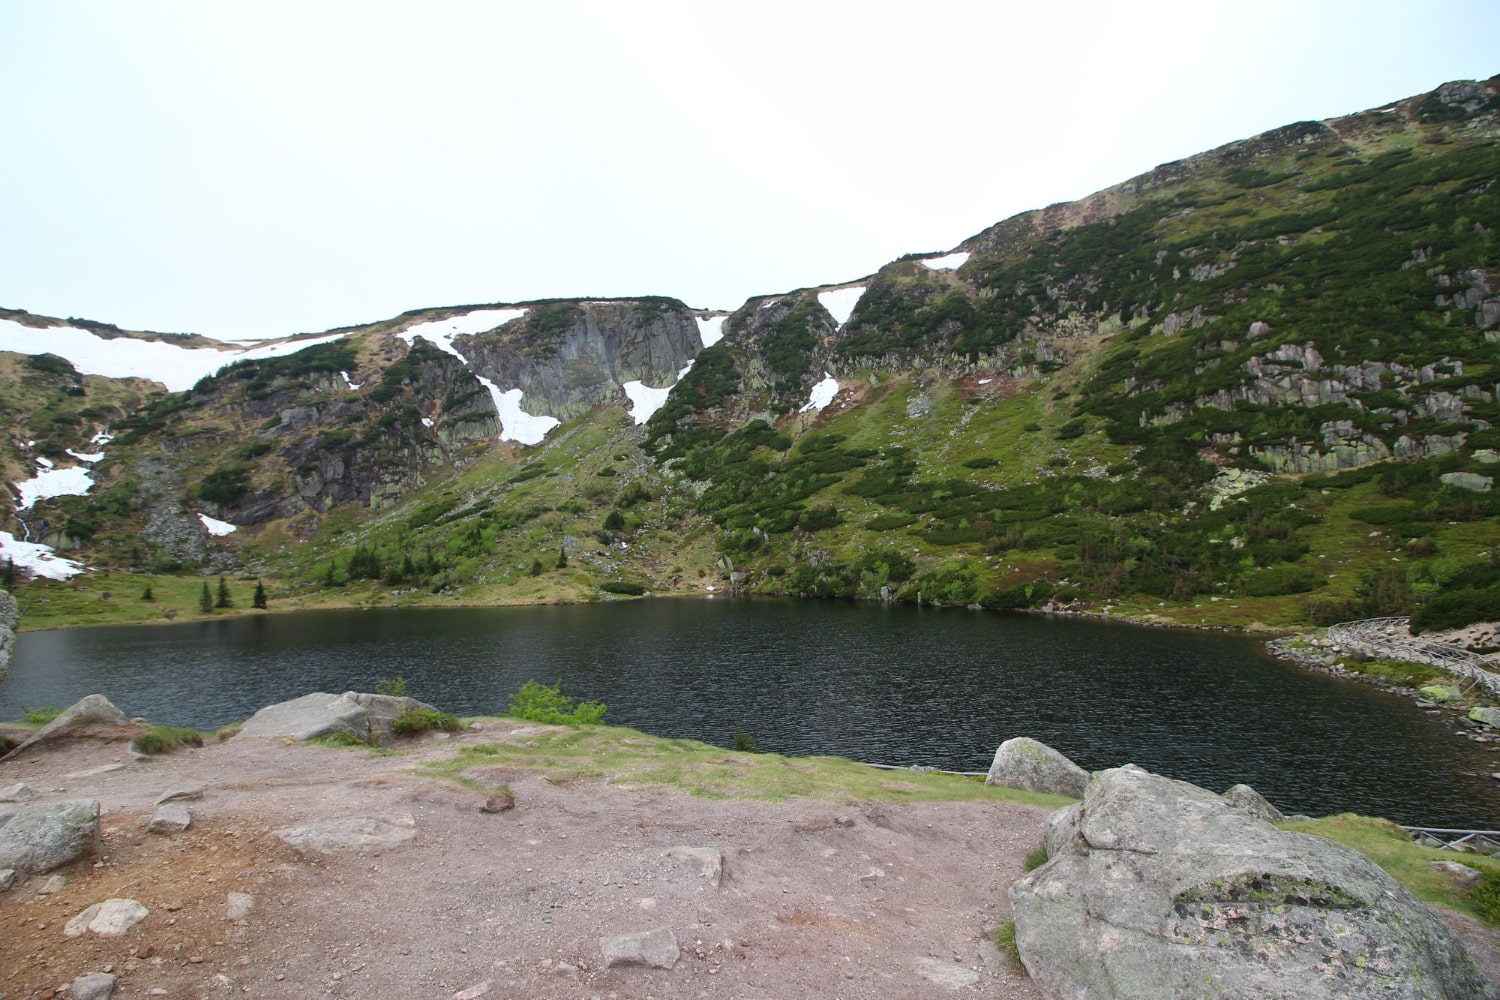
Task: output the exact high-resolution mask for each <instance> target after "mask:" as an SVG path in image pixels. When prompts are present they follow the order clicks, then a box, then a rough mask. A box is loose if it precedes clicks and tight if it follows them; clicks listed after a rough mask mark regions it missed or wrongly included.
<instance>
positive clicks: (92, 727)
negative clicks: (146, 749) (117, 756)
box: [0, 694, 138, 760]
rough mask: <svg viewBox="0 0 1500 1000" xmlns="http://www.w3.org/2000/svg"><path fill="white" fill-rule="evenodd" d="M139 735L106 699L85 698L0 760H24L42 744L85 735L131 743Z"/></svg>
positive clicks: (94, 695)
mask: <svg viewBox="0 0 1500 1000" xmlns="http://www.w3.org/2000/svg"><path fill="white" fill-rule="evenodd" d="M137 731H138V730H137V727H135V726H133V725H132V724H131V721H130V720H129V719H128V718H126V717H125V713H124V712H122V711H120V710H119V709H118V708H116V707H115V706H114V705H113V704H111V703H110V700H109V699H108V698H106V697H104V695H102V694H91V695H85V696H84V697H82V698H80V699H78V700H77V701H75V702H74V703H73V704H71V705H69V706H68V707H67V708H65V709H63V710H62V712H61V713H59V714H58V716H57V718H55V719H53V720H52V721H51V722H49V723H47V724H46V725H45V726H43V727H42V728H41V729H38V730H37V731H36V732H35V733H33V734H31V736H29V737H27V738H26V739H25V740H24V741H22V742H21V743H20V745H18V746H17V747H16V748H15V749H14V750H12V751H11V752H10V753H8V754H6V755H5V757H0V760H5V759H6V758H9V757H17V756H20V755H21V754H22V753H25V752H26V751H27V750H29V749H31V748H32V747H35V746H37V745H38V744H41V743H48V742H50V741H52V740H57V739H61V738H63V737H66V736H78V735H84V736H90V737H94V738H103V739H106V740H110V739H121V740H123V739H130V738H131V737H133V736H134V735H135V734H136V732H137Z"/></svg>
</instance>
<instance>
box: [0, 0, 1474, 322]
mask: <svg viewBox="0 0 1500 1000" xmlns="http://www.w3.org/2000/svg"><path fill="white" fill-rule="evenodd" d="M1496 38H1500V3H1496V2H1495V0H1449V2H1447V3H1444V4H1443V5H1441V7H1434V6H1433V5H1431V4H1428V3H1418V2H1416V0H1412V2H1404V3H1392V2H1382V0H1359V2H1321V3H1320V2H1317V0H1313V2H1308V0H1296V2H1281V0H1270V2H1267V0H1261V2H1257V3H1236V4H1219V3H1212V2H1209V0H1199V2H1194V3H1158V4H1146V3H1128V2H1123V0H1115V2H1110V3H1077V2H1073V3H1070V2H1058V0H1053V2H1048V3H1041V2H1033V3H1027V4H1024V5H1023V4H1020V3H1009V2H1003V0H989V2H977V3H968V2H958V0H947V2H943V3H934V4H917V3H910V2H908V3H902V4H899V5H897V4H886V3H879V2H872V0H864V2H857V3H833V2H819V0H801V2H798V3H780V2H771V0H761V2H756V3H745V4H739V3H711V2H694V3H681V4H669V3H652V2H634V3H621V2H618V0H616V2H605V3H568V2H560V0H548V2H546V3H536V2H533V3H526V4H520V3H505V2H488V3H458V2H446V3H445V2H440V0H439V2H431V3H421V4H417V3H411V2H403V3H383V2H372V0H360V2H351V3H316V2H306V0H299V2H287V3H279V2H268V0H258V2H256V3H245V4H226V3H204V2H202V0H186V2H182V3H167V2H154V0H136V2H132V3H118V2H115V0H108V2H104V0H101V2H67V0H58V2H46V3H40V2H31V0H0V199H3V202H0V205H3V214H0V220H3V223H0V225H3V230H0V305H4V306H9V307H13V308H22V309H29V310H31V311H32V312H36V313H43V314H49V315H57V316H70V315H71V316H81V317H87V318H90V319H97V320H103V321H106V322H113V323H118V324H119V325H121V326H124V327H127V328H132V329H152V330H163V331H192V332H198V333H205V334H208V335H209V336H215V337H222V338H236V337H244V336H280V335H285V334H290V333H295V332H301V331H309V330H323V329H326V328H329V327H333V326H339V325H347V324H353V323H361V322H369V321H373V320H378V319H384V318H387V317H390V316H393V315H395V314H397V313H399V312H402V311H404V310H406V309H412V308H417V307H421V306H436V305H454V304H467V303H493V302H511V301H516V300H520V299H530V298H542V297H550V296H597V297H604V296H628V295H641V294H659V295H672V296H676V297H678V298H681V299H683V300H685V301H686V302H688V303H689V304H690V305H693V306H702V307H717V308H723V309H732V308H735V307H737V306H738V305H740V304H741V303H742V302H743V301H744V300H745V299H746V298H747V297H749V296H751V295H755V294H761V293H768V292H779V291H785V290H788V289H791V288H796V287H801V286H808V285H818V284H827V283H833V282H838V281H845V280H849V279H852V278H856V277H859V276H861V275H864V274H867V273H869V272H871V271H874V270H875V269H876V268H878V267H879V266H881V265H882V264H884V263H886V262H887V261H889V260H892V259H894V258H895V257H898V256H900V255H901V254H904V253H911V252H917V251H927V250H932V251H939V250H946V249H949V248H951V247H952V246H954V245H955V244H957V243H958V242H959V241H960V240H963V239H964V238H966V237H968V236H970V235H972V234H973V233H975V232H978V231H979V230H981V229H983V228H985V227H986V226H988V225H990V224H992V223H994V222H997V221H999V220H1000V219H1003V218H1006V217H1008V216H1010V215H1013V214H1015V213H1016V212H1020V211H1024V210H1026V209H1030V208H1038V207H1041V206H1044V205H1047V204H1049V203H1052V202H1056V201H1066V200H1072V199H1075V198H1080V197H1083V196H1085V195H1087V194H1089V193H1091V192H1093V191H1095V190H1098V189H1099V188H1102V187H1106V186H1108V185H1110V184H1113V183H1116V182H1118V181H1121V180H1125V179H1126V178H1128V177H1131V176H1133V175H1135V174H1138V173H1141V172H1142V171H1145V170H1148V169H1150V168H1151V167H1153V166H1155V165H1157V164H1159V163H1163V162H1166V161H1169V160H1174V159H1178V158H1181V157H1183V156H1187V155H1190V154H1192V153H1195V152H1199V151H1202V150H1204V149H1208V148H1211V147H1213V146H1216V145H1220V144H1222V143H1225V142H1229V141H1232V140H1234V139H1238V138H1243V137H1246V136H1249V135H1252V134H1255V133H1257V132H1261V131H1265V130H1266V129H1270V128H1274V127H1276V126H1278V125H1283V124H1287V123H1290V122H1293V121H1298V120H1303V119H1317V118H1327V117H1332V116H1335V115H1340V114H1345V113H1348V112H1352V111H1358V110H1363V109H1365V108H1370V107H1376V106H1380V105H1381V104H1384V103H1386V102H1388V101H1391V100H1396V99H1400V98H1403V97H1407V96H1410V95H1412V94H1415V93H1419V92H1423V91H1427V90H1431V89H1432V88H1434V87H1436V86H1437V85H1438V84H1440V83H1442V82H1444V81H1446V80H1451V79H1463V78H1484V77H1488V76H1491V75H1493V74H1495V73H1497V72H1500V55H1497V54H1496V53H1497V51H1500V50H1497V48H1496V45H1495V39H1496Z"/></svg>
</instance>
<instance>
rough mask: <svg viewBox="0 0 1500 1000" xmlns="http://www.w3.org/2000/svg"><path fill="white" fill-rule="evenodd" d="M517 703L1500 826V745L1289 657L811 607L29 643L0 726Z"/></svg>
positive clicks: (1293, 805) (471, 708) (655, 724)
mask: <svg viewBox="0 0 1500 1000" xmlns="http://www.w3.org/2000/svg"><path fill="white" fill-rule="evenodd" d="M398 676H399V677H406V678H408V688H407V690H408V693H409V694H412V695H415V696H416V697H418V698H421V699H422V700H424V701H428V702H431V703H432V704H434V705H437V706H438V707H440V708H444V709H447V710H449V711H453V712H457V713H459V714H479V713H496V712H499V711H503V710H504V708H505V705H506V698H507V695H508V694H509V693H510V692H512V691H515V690H516V689H517V688H519V687H520V686H521V684H522V683H524V682H525V681H526V680H528V679H530V678H536V679H538V680H541V681H544V682H548V683H550V682H552V681H556V680H561V681H562V682H563V690H564V692H565V693H567V694H570V695H573V696H575V697H577V698H579V699H594V700H599V701H603V702H605V703H606V704H607V705H608V706H609V715H608V719H607V721H609V722H612V723H615V724H618V725H626V726H633V727H636V728H638V729H642V730H645V731H646V732H649V733H653V734H656V735H659V736H674V737H677V736H681V737H691V738H695V739H702V740H706V741H708V742H711V743H717V744H721V745H727V744H728V743H729V742H730V740H731V736H732V733H733V729H734V726H735V724H736V723H738V724H739V725H741V726H742V727H743V728H744V729H745V731H746V732H747V733H749V734H750V735H751V736H752V737H753V738H754V739H755V741H756V742H757V743H758V744H759V745H760V747H761V748H762V749H763V750H773V751H777V752H781V753H788V754H838V755H843V756H848V757H853V758H855V759H857V760H863V761H869V762H872V763H886V764H926V765H932V766H936V767H940V768H945V769H951V770H962V771H981V770H984V769H985V768H987V767H988V766H989V762H990V758H991V757H992V756H993V754H994V751H995V747H996V746H997V745H998V744H999V743H1000V742H1001V741H1002V740H1005V739H1008V738H1010V737H1012V736H1032V737H1035V738H1037V739H1039V740H1042V741H1043V742H1046V743H1049V744H1051V745H1052V746H1055V747H1057V748H1058V749H1059V750H1061V751H1063V752H1064V753H1066V754H1068V755H1069V756H1070V757H1072V758H1073V759H1074V760H1076V761H1078V763H1080V764H1081V765H1083V766H1084V767H1086V768H1089V769H1099V768H1104V767H1111V766H1114V765H1117V764H1123V763H1126V762H1133V763H1136V764H1139V765H1141V766H1142V767H1146V768H1149V769H1151V770H1153V771H1158V772H1160V773H1163V774H1167V775H1171V776H1172V777H1177V778H1182V779H1184V780H1187V781H1192V782H1194V783H1196V784H1200V785H1204V786H1205V787H1208V788H1213V789H1215V790H1218V791H1222V790H1223V789H1225V788H1227V787H1229V786H1230V785H1232V784H1235V783H1237V782H1241V781H1243V782H1247V783H1248V784H1251V785H1253V786H1255V787H1256V788H1257V789H1258V790H1260V791H1261V792H1262V793H1263V794H1264V795H1266V797H1267V798H1269V799H1270V800H1271V801H1272V802H1274V803H1276V804H1277V805H1279V806H1280V807H1281V808H1282V809H1283V810H1286V811H1288V812H1306V813H1309V814H1315V815H1322V814H1327V813H1333V812H1344V811H1356V812H1362V813H1373V814H1377V815H1384V816H1388V817H1390V818H1392V819H1395V820H1397V821H1398V822H1405V823H1411V824H1426V825H1433V826H1454V827H1464V828H1470V827H1483V828H1500V791H1497V789H1496V788H1495V787H1494V786H1496V785H1500V782H1497V781H1494V780H1493V779H1491V778H1490V777H1489V776H1488V775H1489V772H1490V771H1492V770H1497V771H1500V754H1492V753H1489V752H1487V751H1486V750H1485V749H1484V748H1483V747H1481V746H1479V745H1477V744H1474V743H1472V742H1470V741H1468V740H1466V739H1463V738H1462V737H1460V736H1459V735H1457V734H1456V732H1455V724H1454V723H1453V722H1452V721H1451V720H1448V719H1445V718H1442V717H1438V716H1434V715H1431V714H1428V713H1425V712H1423V711H1422V710H1420V709H1418V708H1417V707H1416V706H1415V705H1414V704H1413V703H1412V702H1410V701H1408V700H1407V699H1404V698H1400V697H1397V696H1394V695H1389V694H1385V693H1382V692H1379V691H1376V690H1374V689H1371V688H1368V687H1365V686H1363V685H1359V684H1354V683H1350V682H1347V681H1338V680H1335V679H1333V678H1329V677H1325V676H1323V675H1320V674H1315V673H1310V672H1306V671H1303V670H1300V669H1298V668H1295V667H1291V666H1288V665H1285V664H1282V663H1280V662H1278V661H1276V660H1274V659H1272V658H1270V657H1268V656H1267V655H1265V653H1264V651H1263V649H1262V646H1261V643H1260V642H1259V641H1257V640H1251V639H1246V638H1242V637H1238V636H1223V635H1214V634H1198V633H1189V632H1174V631H1162V630H1154V629H1143V628H1134V627H1130V626H1125V625H1111V624H1107V623H1099V622H1092V621H1078V620H1055V619H1046V618H1038V617H1024V616H1011V615H998V614H982V613H973V612H967V611H954V610H946V611H934V610H932V609H919V608H911V607H892V608H887V607H879V606H869V605H853V604H844V603H832V602H817V601H802V602H796V601H774V600H765V601H763V600H756V601H730V600H716V601H690V600H648V601H630V602H618V603H607V604H596V605H584V606H575V607H547V608H494V609H454V610H384V611H329V612H303V613H296V614H283V615H272V616H268V617H264V616H263V617H246V618H231V619H225V620H222V621H210V622H195V623H187V624H181V625H168V626H138V627H126V628H95V629H66V630H60V631H54V632H28V633H23V634H22V635H21V636H20V639H19V643H18V650H17V659H16V663H15V665H14V666H13V668H12V670H11V674H10V677H9V678H8V679H7V680H6V681H5V682H4V683H0V718H7V719H14V718H19V717H20V715H21V713H22V711H23V710H24V709H25V708H29V707H39V706H44V705H56V706H64V705H67V704H70V703H72V702H73V701H75V700H77V699H78V698H80V697H82V696H83V695H86V694H90V693H95V692H97V693H101V694H104V695H106V696H107V697H108V698H109V699H110V700H111V701H113V702H114V703H115V704H116V705H118V706H120V708H121V709H123V710H124V711H125V712H126V713H128V714H130V715H139V716H145V717H146V718H149V719H151V720H152V721H154V722H164V723H171V724H174V725H184V726H192V727H195V728H199V729H211V728H214V727H217V726H220V725H223V724H226V723H229V722H235V721H239V720H242V719H244V718H246V717H248V716H249V715H251V714H252V713H253V712H255V710H256V709H259V708H261V707H263V706H265V705H268V704H271V703H273V702H276V701H282V700H285V699H287V698H292V697H295V696H297V695H301V694H305V693H307V692H309V691H332V692H338V691H345V690H351V689H354V690H372V689H373V688H374V686H375V683H376V682H377V681H378V680H381V679H383V678H391V677H398Z"/></svg>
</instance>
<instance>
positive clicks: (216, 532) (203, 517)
mask: <svg viewBox="0 0 1500 1000" xmlns="http://www.w3.org/2000/svg"><path fill="white" fill-rule="evenodd" d="M198 520H200V521H202V522H203V526H204V527H205V528H207V529H208V533H209V534H210V535H213V536H214V537H215V538H223V537H224V536H225V535H230V534H233V533H234V532H236V531H238V530H239V528H238V527H236V526H235V525H233V524H230V523H229V522H228V521H220V520H219V519H218V518H216V517H209V516H208V515H207V514H199V515H198Z"/></svg>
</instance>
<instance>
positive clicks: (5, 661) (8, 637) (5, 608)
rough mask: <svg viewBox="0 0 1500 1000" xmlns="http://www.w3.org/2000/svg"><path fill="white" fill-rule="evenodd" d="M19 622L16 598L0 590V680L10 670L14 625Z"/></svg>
mask: <svg viewBox="0 0 1500 1000" xmlns="http://www.w3.org/2000/svg"><path fill="white" fill-rule="evenodd" d="M20 624H21V611H20V609H19V608H18V607H16V599H15V598H14V597H12V596H11V595H10V594H9V593H8V592H7V591H4V590H0V681H3V680H5V674H6V672H7V671H9V670H10V658H11V654H13V653H14V652H15V648H16V627H17V626H18V625H20Z"/></svg>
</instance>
